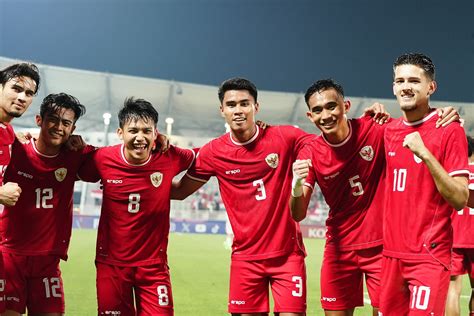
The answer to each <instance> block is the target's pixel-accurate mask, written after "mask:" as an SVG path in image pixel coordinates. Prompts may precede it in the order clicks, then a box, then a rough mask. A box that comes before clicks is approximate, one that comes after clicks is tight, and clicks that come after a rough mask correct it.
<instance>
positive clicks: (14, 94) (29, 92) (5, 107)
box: [0, 77, 36, 122]
mask: <svg viewBox="0 0 474 316" xmlns="http://www.w3.org/2000/svg"><path fill="white" fill-rule="evenodd" d="M35 91H36V83H35V81H34V80H33V79H31V78H30V77H15V78H12V79H10V80H8V81H7V82H6V83H5V84H4V85H0V122H10V121H11V120H12V119H13V118H15V117H20V116H21V115H22V114H23V113H25V111H26V110H27V109H28V107H29V106H30V104H31V102H32V101H33V96H34V95H35Z"/></svg>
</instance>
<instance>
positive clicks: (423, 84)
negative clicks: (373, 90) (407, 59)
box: [393, 65, 436, 112]
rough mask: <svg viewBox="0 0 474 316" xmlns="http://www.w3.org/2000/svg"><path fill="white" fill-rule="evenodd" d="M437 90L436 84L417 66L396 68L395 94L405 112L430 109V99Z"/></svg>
mask: <svg viewBox="0 0 474 316" xmlns="http://www.w3.org/2000/svg"><path fill="white" fill-rule="evenodd" d="M435 90H436V82H435V81H433V80H431V79H430V78H429V77H428V76H427V75H426V74H425V71H424V70H423V69H422V68H420V67H418V66H415V65H400V66H397V67H396V68H395V71H394V81H393V94H394V95H395V96H396V97H397V100H398V103H399V104H400V108H401V110H402V111H404V112H410V111H414V110H416V109H417V108H419V107H420V106H421V107H426V108H427V107H428V105H429V97H430V95H432V94H433V93H434V92H435Z"/></svg>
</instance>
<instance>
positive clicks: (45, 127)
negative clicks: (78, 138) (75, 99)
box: [36, 108, 76, 148]
mask: <svg viewBox="0 0 474 316" xmlns="http://www.w3.org/2000/svg"><path fill="white" fill-rule="evenodd" d="M75 121H76V116H75V114H74V111H73V110H71V109H65V108H59V109H58V111H56V112H55V113H46V114H45V115H44V118H41V116H39V115H37V116H36V124H37V125H38V126H39V127H40V128H41V130H40V136H39V137H40V138H41V139H42V141H43V142H44V144H45V145H46V146H48V147H51V148H53V147H54V148H56V147H60V146H61V145H63V144H64V143H66V142H67V140H68V139H69V136H71V134H72V133H73V132H74V129H75V128H76V126H75V125H74V123H75Z"/></svg>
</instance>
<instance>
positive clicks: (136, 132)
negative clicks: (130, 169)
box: [117, 119, 157, 164]
mask: <svg viewBox="0 0 474 316" xmlns="http://www.w3.org/2000/svg"><path fill="white" fill-rule="evenodd" d="M117 134H118V136H119V138H120V139H121V140H123V144H124V155H125V158H126V159H127V161H128V162H130V163H132V164H141V163H144V162H146V161H147V160H148V158H149V157H150V155H151V151H152V150H153V146H154V144H155V139H156V135H157V131H156V128H155V124H154V123H153V121H152V120H151V119H150V120H147V121H144V120H142V119H139V120H136V121H135V120H129V121H128V122H126V123H125V124H124V126H123V128H119V129H118V131H117Z"/></svg>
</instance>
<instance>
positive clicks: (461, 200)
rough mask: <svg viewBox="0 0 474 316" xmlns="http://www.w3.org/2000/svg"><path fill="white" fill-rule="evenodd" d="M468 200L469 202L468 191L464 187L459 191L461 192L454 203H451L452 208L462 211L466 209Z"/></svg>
mask: <svg viewBox="0 0 474 316" xmlns="http://www.w3.org/2000/svg"><path fill="white" fill-rule="evenodd" d="M468 200H469V190H468V189H467V187H466V188H463V189H462V190H461V192H460V193H459V195H458V198H457V199H456V201H454V202H453V204H454V205H453V207H454V208H455V209H456V210H458V211H459V210H462V209H463V208H464V207H466V205H467V202H468Z"/></svg>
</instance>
